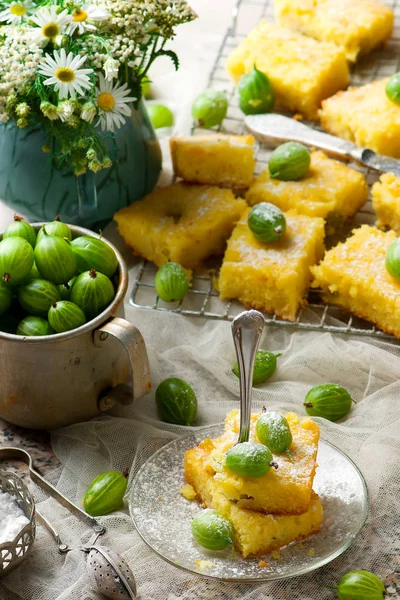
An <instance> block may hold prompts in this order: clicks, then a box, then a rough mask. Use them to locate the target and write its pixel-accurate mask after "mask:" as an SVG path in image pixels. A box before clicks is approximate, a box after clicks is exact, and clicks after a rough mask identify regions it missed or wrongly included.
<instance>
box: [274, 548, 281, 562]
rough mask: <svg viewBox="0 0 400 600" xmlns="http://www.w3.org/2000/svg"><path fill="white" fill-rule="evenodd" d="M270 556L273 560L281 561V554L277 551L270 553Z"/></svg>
mask: <svg viewBox="0 0 400 600" xmlns="http://www.w3.org/2000/svg"><path fill="white" fill-rule="evenodd" d="M271 556H272V558H273V559H274V560H282V554H281V553H280V552H279V550H276V551H275V552H272V553H271Z"/></svg>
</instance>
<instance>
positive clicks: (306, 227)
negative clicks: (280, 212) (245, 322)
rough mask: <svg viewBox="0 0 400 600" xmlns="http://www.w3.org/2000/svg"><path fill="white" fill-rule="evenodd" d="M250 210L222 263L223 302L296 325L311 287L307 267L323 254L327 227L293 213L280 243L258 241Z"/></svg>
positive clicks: (316, 219) (237, 227)
mask: <svg viewBox="0 0 400 600" xmlns="http://www.w3.org/2000/svg"><path fill="white" fill-rule="evenodd" d="M249 210H250V209H247V210H246V211H245V212H244V213H243V215H242V218H241V219H240V221H239V223H238V224H237V225H236V227H235V229H234V231H233V233H232V236H231V238H230V239H229V241H228V246H227V249H226V252H225V256H224V260H223V263H222V267H221V271H220V278H219V283H218V287H219V292H220V296H221V298H222V299H226V300H228V299H234V298H238V299H239V300H240V302H241V303H242V304H244V305H245V306H246V307H248V308H256V309H259V310H263V311H265V312H269V313H276V314H277V315H278V316H280V317H281V318H283V319H288V320H289V321H294V320H295V318H296V313H297V311H298V309H299V307H300V306H301V305H302V304H303V303H304V297H305V295H306V293H307V291H308V287H309V284H310V279H311V277H310V271H309V267H310V266H311V265H315V264H317V263H318V262H319V260H320V259H321V258H322V255H323V252H324V235H325V232H324V221H323V219H320V218H313V217H308V216H306V215H298V214H297V213H295V212H292V211H289V212H287V213H285V216H286V224H287V228H286V234H285V236H284V237H283V238H282V240H280V241H279V242H275V243H270V244H266V243H263V242H260V241H258V240H257V239H256V238H255V237H254V235H253V233H252V232H251V231H250V229H249V227H248V225H247V216H248V213H249Z"/></svg>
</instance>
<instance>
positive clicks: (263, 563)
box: [258, 560, 269, 567]
mask: <svg viewBox="0 0 400 600" xmlns="http://www.w3.org/2000/svg"><path fill="white" fill-rule="evenodd" d="M258 566H259V567H269V563H267V562H265V560H260V562H259V563H258Z"/></svg>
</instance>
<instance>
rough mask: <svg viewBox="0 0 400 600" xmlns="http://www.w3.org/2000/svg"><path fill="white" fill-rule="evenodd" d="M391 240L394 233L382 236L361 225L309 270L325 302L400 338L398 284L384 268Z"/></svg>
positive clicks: (376, 231) (379, 232) (380, 232)
mask: <svg viewBox="0 0 400 600" xmlns="http://www.w3.org/2000/svg"><path fill="white" fill-rule="evenodd" d="M395 239H396V233H395V232H394V231H388V232H387V233H384V232H383V231H379V229H377V228H375V227H369V226H368V225H362V226H361V227H360V228H359V229H355V230H354V231H353V235H352V236H351V237H350V238H349V239H347V240H346V242H345V243H342V244H338V245H337V246H336V247H335V248H332V250H329V252H327V253H326V254H325V257H324V260H323V261H322V262H321V264H320V265H318V266H314V267H312V268H311V271H312V273H313V275H314V278H315V279H314V282H313V284H312V285H313V287H318V288H321V289H322V292H323V298H324V300H325V301H326V302H329V303H331V304H337V305H339V306H341V307H343V308H345V309H347V310H349V311H351V312H353V313H354V314H355V315H357V316H358V317H361V318H363V319H366V320H367V321H371V322H372V323H374V324H375V325H377V326H378V327H379V328H380V329H382V330H383V331H386V332H387V333H392V334H394V335H396V336H397V337H400V282H399V281H397V280H395V279H394V278H393V277H391V275H389V273H388V272H387V270H386V267H385V258H386V253H387V251H388V248H389V246H390V244H391V243H392V242H393V240H395Z"/></svg>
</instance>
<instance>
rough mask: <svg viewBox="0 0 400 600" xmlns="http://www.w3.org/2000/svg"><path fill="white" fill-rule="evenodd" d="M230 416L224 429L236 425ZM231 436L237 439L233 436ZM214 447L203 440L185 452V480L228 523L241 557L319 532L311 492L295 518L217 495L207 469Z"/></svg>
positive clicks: (319, 521) (315, 500)
mask: <svg viewBox="0 0 400 600" xmlns="http://www.w3.org/2000/svg"><path fill="white" fill-rule="evenodd" d="M234 413H237V411H233V413H230V415H228V417H227V426H229V424H228V423H229V422H231V421H232V420H233V421H236V417H237V415H236V416H235V415H234ZM316 427H317V426H316ZM314 435H316V434H314ZM235 436H236V438H237V433H236V434H235ZM218 444H219V439H218V438H217V440H210V439H207V440H204V441H203V442H201V443H200V444H199V445H198V446H197V447H195V448H192V449H191V450H188V451H187V452H186V455H185V478H186V480H187V481H188V483H189V484H190V485H191V486H192V487H193V488H194V490H195V492H196V493H197V496H198V497H199V499H200V500H201V502H202V503H203V506H204V507H205V508H206V507H208V508H213V509H214V510H216V511H217V512H218V513H219V514H220V515H221V516H223V517H225V518H226V519H229V520H230V522H231V523H232V525H233V528H234V531H235V535H234V544H235V547H236V549H237V550H238V552H240V554H241V555H242V556H243V557H248V556H260V555H263V554H267V553H269V552H272V551H274V550H277V549H279V548H282V547H283V546H286V545H287V544H290V543H291V542H293V541H295V540H302V539H305V538H306V537H308V536H310V535H311V534H313V533H316V532H317V531H319V530H320V528H321V524H322V516H323V509H322V505H321V502H320V499H319V497H318V495H317V494H315V493H314V492H313V491H311V489H310V491H309V493H308V503H307V506H306V507H305V510H304V512H303V513H302V514H296V515H287V514H279V515H278V514H266V513H261V512H258V511H255V510H249V509H248V508H244V507H243V506H242V505H241V504H240V502H234V501H232V500H229V499H228V498H227V497H226V495H225V494H224V493H223V492H221V488H220V485H219V483H218V482H217V481H216V478H215V471H214V470H213V469H212V467H211V466H210V461H211V458H210V456H211V454H212V453H215V452H216V451H217V449H218ZM274 458H275V456H274ZM299 471H300V468H299ZM246 483H247V482H246Z"/></svg>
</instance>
